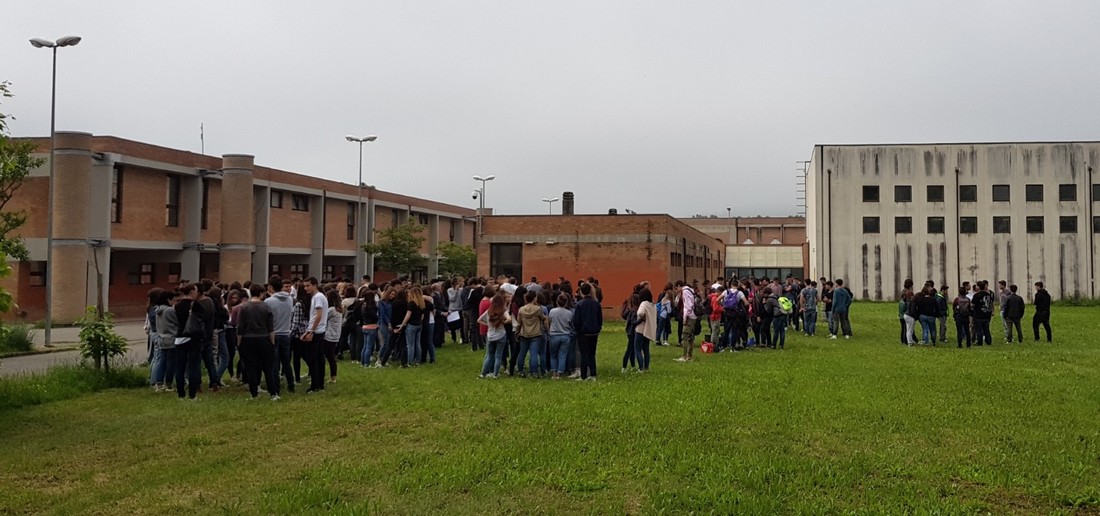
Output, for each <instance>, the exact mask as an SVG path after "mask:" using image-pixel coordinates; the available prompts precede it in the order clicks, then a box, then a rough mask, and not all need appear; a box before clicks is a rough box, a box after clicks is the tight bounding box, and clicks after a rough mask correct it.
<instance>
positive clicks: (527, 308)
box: [516, 287, 550, 378]
mask: <svg viewBox="0 0 1100 516" xmlns="http://www.w3.org/2000/svg"><path fill="white" fill-rule="evenodd" d="M520 288H523V287H520ZM516 293H517V294H519V289H517V290H516ZM538 297H539V295H538V293H537V292H534V291H530V290H528V291H527V293H526V294H524V297H523V300H524V301H525V302H526V304H524V305H523V307H521V308H520V309H519V315H518V317H517V321H519V335H518V337H519V342H520V354H519V356H520V361H522V360H523V355H524V354H526V353H527V352H530V353H531V358H530V360H529V362H530V363H529V365H528V370H529V371H530V372H531V376H532V377H535V378H538V377H541V376H542V373H543V370H545V369H547V365H548V364H544V363H542V356H543V355H542V346H543V343H544V342H545V339H544V338H543V334H544V333H545V332H546V330H548V329H549V327H550V319H548V318H547V317H546V314H545V313H543V311H542V306H540V305H539V304H538ZM520 376H521V377H522V376H523V372H522V371H521V372H520Z"/></svg>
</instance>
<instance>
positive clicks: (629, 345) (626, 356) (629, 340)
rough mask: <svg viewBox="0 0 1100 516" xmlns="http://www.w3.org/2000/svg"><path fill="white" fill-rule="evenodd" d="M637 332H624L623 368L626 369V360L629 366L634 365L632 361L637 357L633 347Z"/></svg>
mask: <svg viewBox="0 0 1100 516" xmlns="http://www.w3.org/2000/svg"><path fill="white" fill-rule="evenodd" d="M637 335H638V332H636V331H628V332H626V350H625V351H623V369H626V364H627V362H629V363H630V365H631V367H636V364H635V363H634V362H635V360H637V358H638V352H637V351H636V350H635V348H634V341H635V340H636V339H637Z"/></svg>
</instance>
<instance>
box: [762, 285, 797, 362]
mask: <svg viewBox="0 0 1100 516" xmlns="http://www.w3.org/2000/svg"><path fill="white" fill-rule="evenodd" d="M764 293H765V294H766V295H767V300H766V301H764V307H765V310H766V311H767V312H768V313H770V314H771V315H772V327H771V330H772V334H771V341H770V342H769V343H768V347H770V348H772V349H777V347H778V349H783V345H784V344H785V343H786V341H787V316H789V315H790V314H791V310H792V309H793V308H794V307H793V304H792V303H791V300H790V298H788V297H787V296H781V295H779V294H777V293H775V291H773V290H772V287H765V288H764Z"/></svg>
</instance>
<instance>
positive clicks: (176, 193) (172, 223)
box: [164, 176, 180, 228]
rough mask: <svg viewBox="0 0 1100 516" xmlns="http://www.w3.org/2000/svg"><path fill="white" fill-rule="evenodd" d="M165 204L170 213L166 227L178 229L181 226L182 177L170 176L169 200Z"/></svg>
mask: <svg viewBox="0 0 1100 516" xmlns="http://www.w3.org/2000/svg"><path fill="white" fill-rule="evenodd" d="M164 204H165V207H166V208H167V212H168V213H167V217H166V218H167V220H166V221H165V225H166V226H168V227H170V228H178V227H179V225H180V176H168V199H167V200H166V201H165V203H164Z"/></svg>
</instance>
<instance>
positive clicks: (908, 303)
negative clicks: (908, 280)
mask: <svg viewBox="0 0 1100 516" xmlns="http://www.w3.org/2000/svg"><path fill="white" fill-rule="evenodd" d="M898 319H900V320H901V343H902V344H905V345H906V346H912V345H913V344H916V339H915V337H914V335H913V326H914V323H915V322H916V320H917V304H916V303H915V302H914V301H913V291H912V290H909V289H906V290H904V291H902V293H901V301H900V302H898Z"/></svg>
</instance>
